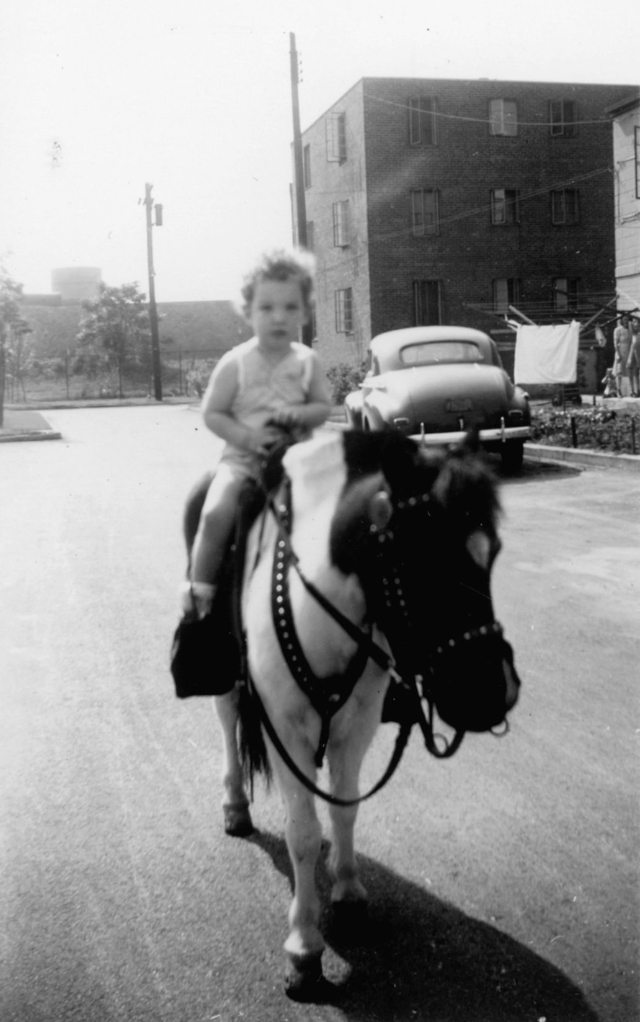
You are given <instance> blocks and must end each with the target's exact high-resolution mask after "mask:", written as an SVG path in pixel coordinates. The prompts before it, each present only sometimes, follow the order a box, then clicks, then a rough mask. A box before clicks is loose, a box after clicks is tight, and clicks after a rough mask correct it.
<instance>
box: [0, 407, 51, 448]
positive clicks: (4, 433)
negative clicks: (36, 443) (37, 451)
mask: <svg viewBox="0 0 640 1022" xmlns="http://www.w3.org/2000/svg"><path fill="white" fill-rule="evenodd" d="M61 439H62V434H61V433H58V432H57V431H56V430H55V429H52V428H51V426H50V425H49V423H48V422H47V420H46V419H45V417H44V416H43V415H41V413H40V412H34V411H32V410H31V409H30V408H28V409H15V408H5V411H4V422H3V424H2V426H0V444H2V443H7V442H9V441H11V442H15V441H19V440H61Z"/></svg>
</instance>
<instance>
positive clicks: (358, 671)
mask: <svg viewBox="0 0 640 1022" xmlns="http://www.w3.org/2000/svg"><path fill="white" fill-rule="evenodd" d="M271 510H272V511H273V513H274V515H275V517H276V521H277V522H278V525H279V530H278V539H277V541H276V546H275V552H274V557H273V568H272V574H271V610H272V613H273V621H274V626H275V631H276V635H277V638H278V642H279V644H280V650H281V652H282V655H283V657H284V659H285V662H286V664H287V667H288V668H289V670H290V672H291V674H292V676H293V678H294V679H295V681H296V682H297V684H298V685H299V687H300V688H301V689H302V691H303V692H304V694H305V695H306V696H307V698H308V699H309V702H310V703H311V705H312V706H313V708H314V709H315V711H316V713H318V715H319V716H320V720H321V728H320V740H319V743H318V749H317V751H316V755H315V763H316V766H318V767H319V766H321V765H322V762H323V760H324V755H325V752H326V748H327V742H328V740H329V729H330V727H331V719H332V717H333V716H334V715H335V714H336V713H337V712H338V710H340V709H341V707H342V706H344V704H345V703H346V702H347V700H348V699H349V697H350V696H351V693H352V692H353V689H354V687H355V685H356V683H357V682H358V680H359V679H360V678H361V677H362V674H363V673H364V669H365V667H366V664H367V661H368V660H369V658H370V656H371V655H372V647H374V643H373V642H372V641H371V637H370V634H369V633H368V632H364V633H363V632H362V630H361V629H360V628H358V626H357V625H354V624H353V622H350V621H349V620H348V619H347V618H343V617H342V615H340V618H341V620H340V624H341V625H342V626H343V627H345V624H347V625H350V626H351V628H349V627H347V628H346V629H345V630H347V631H348V632H349V633H350V634H351V637H352V638H353V639H354V641H356V643H357V647H356V651H355V653H354V655H353V657H352V659H351V661H350V662H349V665H348V666H347V669H346V670H345V671H344V672H342V673H340V674H337V675H334V676H330V677H326V678H318V677H317V676H316V674H315V673H314V672H313V670H312V668H311V666H310V664H309V661H308V660H307V657H306V655H305V652H304V650H303V648H302V645H301V643H300V639H299V637H298V632H297V629H296V625H295V621H294V618H293V609H292V607H291V596H290V591H289V570H290V568H291V567H292V565H293V566H294V567H295V569H296V571H297V573H298V575H300V577H301V579H302V582H303V584H304V585H305V587H306V588H307V589H309V590H310V591H311V593H312V595H313V596H314V598H315V599H316V600H317V601H318V602H319V603H320V605H321V606H323V607H324V609H325V610H327V609H328V607H329V606H331V605H329V601H328V600H326V597H324V596H323V595H322V593H320V592H319V590H317V589H316V587H315V586H313V584H312V583H311V582H310V581H309V580H308V579H307V578H306V577H305V576H304V575H303V573H302V572H301V569H300V567H299V565H298V562H297V557H296V555H295V553H294V552H293V549H292V547H291V542H290V539H289V534H290V528H291V495H290V488H289V486H288V485H287V486H284V487H283V489H282V491H281V496H280V501H279V503H278V504H277V505H275V503H274V502H272V505H271ZM335 611H336V608H335V607H332V606H331V611H330V612H331V613H332V615H333V616H335ZM363 638H365V639H368V641H367V642H365V643H363V642H362V639H363ZM375 648H376V649H378V648H379V647H375ZM379 652H380V654H382V656H383V658H384V661H385V662H384V663H383V664H381V666H383V667H384V668H385V669H388V667H389V665H390V664H391V663H392V660H391V658H390V657H388V656H387V654H386V653H384V651H383V650H382V649H379ZM376 659H378V660H379V657H376Z"/></svg>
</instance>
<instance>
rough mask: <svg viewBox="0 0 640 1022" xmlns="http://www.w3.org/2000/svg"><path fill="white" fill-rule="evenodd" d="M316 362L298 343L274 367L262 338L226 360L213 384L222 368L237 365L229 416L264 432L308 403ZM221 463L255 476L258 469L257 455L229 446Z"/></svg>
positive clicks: (237, 349) (240, 347)
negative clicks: (286, 410)
mask: <svg viewBox="0 0 640 1022" xmlns="http://www.w3.org/2000/svg"><path fill="white" fill-rule="evenodd" d="M316 360H317V356H316V354H315V352H314V351H313V350H312V349H311V348H308V347H307V346H306V345H305V344H299V343H298V342H294V343H292V344H291V346H290V349H289V351H288V352H287V354H286V355H285V356H284V357H283V358H282V359H281V360H280V361H279V362H277V363H276V364H275V365H274V364H273V363H271V362H270V361H269V360H268V359H267V358H266V356H265V355H263V353H262V352H261V351H260V349H259V347H258V338H257V337H252V338H251V339H250V340H249V341H244V342H243V343H242V344H238V345H236V347H235V348H232V349H231V351H227V352H226V353H225V354H224V355H223V356H222V358H221V359H220V361H219V362H218V365H217V366H216V368H215V369H214V371H213V374H212V376H211V382H213V381H214V380H215V376H216V374H217V372H218V370H219V369H220V368H222V367H223V366H225V365H227V364H228V363H230V362H233V363H234V364H235V365H236V366H237V373H238V389H237V391H236V395H235V397H234V399H233V402H232V405H231V408H230V410H229V414H230V415H231V416H232V417H233V418H234V419H235V420H236V422H239V423H241V424H242V425H243V426H248V427H249V428H250V429H260V428H261V427H262V426H264V425H265V423H266V422H267V421H268V420H269V419H270V418H272V417H273V416H274V415H277V413H278V412H281V411H282V410H283V409H284V408H288V407H289V406H290V405H294V404H304V403H306V401H307V400H308V395H309V387H310V384H311V376H312V373H313V367H314V363H315V361H316ZM210 386H211V383H210ZM221 460H222V461H224V462H226V463H228V464H229V463H232V464H237V465H239V466H242V467H243V468H244V469H245V470H246V471H248V472H251V473H252V472H253V469H254V467H257V458H256V456H255V455H253V454H251V453H249V452H248V451H243V450H241V449H240V448H238V447H234V446H233V445H232V444H229V443H227V444H226V445H225V448H224V451H223V453H222V459H221Z"/></svg>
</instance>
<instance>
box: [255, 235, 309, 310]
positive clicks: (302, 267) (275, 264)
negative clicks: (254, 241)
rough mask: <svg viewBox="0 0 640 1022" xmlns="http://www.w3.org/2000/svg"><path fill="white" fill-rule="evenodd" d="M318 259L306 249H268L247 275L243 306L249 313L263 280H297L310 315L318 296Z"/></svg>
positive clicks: (305, 307)
mask: <svg viewBox="0 0 640 1022" xmlns="http://www.w3.org/2000/svg"><path fill="white" fill-rule="evenodd" d="M314 273H315V259H314V258H313V256H312V255H311V253H310V252H304V251H302V249H291V250H287V249H283V248H280V249H274V250H273V251H271V252H265V253H264V254H263V255H262V256H261V257H260V259H259V260H258V262H257V264H256V265H255V266H254V267H253V269H251V270H250V271H249V272H248V273H247V274H246V275H245V278H244V280H243V283H242V288H241V290H240V294H241V295H242V299H243V305H242V310H243V312H244V314H245V316H247V315H248V314H249V311H250V309H251V303H252V301H253V296H254V295H255V293H256V288H257V286H258V284H260V283H261V282H262V281H263V280H281V281H289V280H297V282H298V283H299V285H300V291H301V292H302V302H303V305H304V309H305V312H306V313H307V315H309V314H310V313H311V309H312V306H313V297H314Z"/></svg>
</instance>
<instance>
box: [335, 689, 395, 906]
mask: <svg viewBox="0 0 640 1022" xmlns="http://www.w3.org/2000/svg"><path fill="white" fill-rule="evenodd" d="M369 684H370V685H371V683H369ZM372 687H373V686H372ZM385 687H386V686H384V685H383V686H379V685H378V686H376V688H374V689H373V691H371V689H369V692H368V693H367V694H368V696H369V698H368V699H366V700H365V699H362V698H360V699H358V706H357V710H356V712H355V714H353V715H352V716H351V718H350V720H349V719H348V718H347V719H345V720H343V721H339V720H336V727H335V735H334V738H333V740H332V741H330V742H329V746H328V749H327V756H328V760H329V772H330V782H331V793H332V794H333V795H335V796H336V797H337V798H341V799H344V800H346V801H350V800H352V799H355V798H357V797H358V795H359V783H358V782H359V776H360V769H361V767H362V761H363V759H364V756H365V753H366V751H367V749H368V748H369V745H370V744H371V741H372V740H373V736H374V734H375V732H376V730H377V727H378V723H379V721H380V712H381V705H382V698H383V695H384V688H385ZM358 808H359V806H358V805H353V806H335V805H332V804H329V816H330V819H331V826H332V831H333V841H332V844H331V851H330V853H329V861H328V866H329V869H330V871H331V873H332V874H333V877H334V884H333V887H332V890H331V902H332V904H333V905H334V906H336V907H339V906H343V907H345V908H350V907H351V908H355V909H362V908H364V906H365V905H366V901H367V892H366V889H365V887H364V886H363V884H362V882H361V881H360V878H359V876H358V865H357V860H356V854H355V844H354V829H355V822H356V817H357V815H358Z"/></svg>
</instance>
